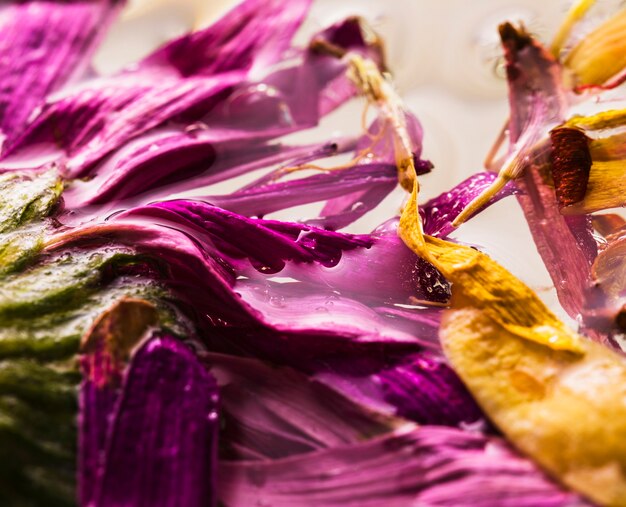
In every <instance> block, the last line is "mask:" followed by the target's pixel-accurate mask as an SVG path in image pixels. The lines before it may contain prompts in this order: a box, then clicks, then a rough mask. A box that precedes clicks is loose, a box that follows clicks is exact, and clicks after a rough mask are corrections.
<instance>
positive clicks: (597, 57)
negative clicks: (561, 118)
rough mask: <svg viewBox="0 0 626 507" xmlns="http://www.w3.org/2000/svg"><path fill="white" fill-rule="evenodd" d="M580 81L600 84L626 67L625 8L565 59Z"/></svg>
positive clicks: (591, 34) (579, 82)
mask: <svg viewBox="0 0 626 507" xmlns="http://www.w3.org/2000/svg"><path fill="white" fill-rule="evenodd" d="M564 63H565V66H566V67H568V68H569V69H571V70H572V71H573V72H574V74H575V75H576V78H577V82H578V85H580V86H585V85H601V84H603V83H606V82H607V81H609V79H611V78H612V77H614V76H615V75H616V74H618V73H620V72H621V71H622V70H624V68H625V67H626V9H622V10H621V11H619V12H618V13H617V14H616V15H615V16H613V17H612V18H610V19H609V20H607V21H606V22H605V23H603V24H601V25H600V26H599V27H598V28H596V29H595V30H594V31H592V32H591V33H590V34H589V35H587V36H586V37H585V38H584V39H583V40H582V41H580V42H579V43H578V44H577V45H576V46H575V47H574V48H573V49H572V51H571V52H570V53H569V54H568V55H567V57H566V59H565V62H564Z"/></svg>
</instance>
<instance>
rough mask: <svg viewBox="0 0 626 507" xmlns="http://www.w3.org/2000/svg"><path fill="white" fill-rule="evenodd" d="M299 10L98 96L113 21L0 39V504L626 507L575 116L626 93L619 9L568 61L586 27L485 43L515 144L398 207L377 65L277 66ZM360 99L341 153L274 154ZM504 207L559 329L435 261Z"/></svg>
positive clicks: (581, 126) (47, 14)
mask: <svg viewBox="0 0 626 507" xmlns="http://www.w3.org/2000/svg"><path fill="white" fill-rule="evenodd" d="M310 3H311V2H310V1H309V0H296V1H292V2H283V1H280V0H243V1H242V2H241V3H240V4H239V5H237V6H236V7H235V8H233V9H232V10H231V11H229V12H227V13H226V14H225V15H224V16H223V17H222V18H221V19H219V20H218V21H216V22H215V23H214V24H212V25H211V26H209V27H207V28H204V29H201V30H198V31H196V32H193V33H190V34H187V35H184V36H182V37H179V38H177V39H174V40H172V41H170V42H168V43H167V44H165V45H164V46H162V47H160V48H159V49H157V50H156V51H154V52H153V53H151V54H150V55H148V56H146V57H145V58H144V59H142V60H141V61H139V62H137V63H136V64H133V65H131V66H128V67H126V68H125V69H123V70H122V71H120V72H118V73H116V74H114V75H109V76H99V75H95V74H94V73H93V72H88V66H89V60H90V57H91V55H92V54H93V52H94V51H95V49H96V48H97V44H98V42H99V41H100V40H101V39H102V37H103V36H104V31H105V30H106V28H107V27H108V26H109V25H110V23H112V22H113V20H114V18H115V16H116V15H117V14H118V13H119V12H120V10H121V9H122V8H123V5H122V3H121V2H117V1H110V0H109V1H105V0H72V1H71V2H65V1H60V0H58V1H56V0H52V1H48V2H40V1H37V0H33V1H27V2H15V3H12V4H10V5H8V6H6V7H5V8H4V9H3V10H2V12H1V13H0V33H1V34H2V35H3V37H2V40H3V41H5V42H3V43H2V44H0V56H2V61H5V62H9V64H8V65H6V66H5V67H4V68H3V69H2V70H0V82H1V83H2V92H1V93H0V131H1V134H2V146H1V150H0V191H1V192H2V194H3V196H4V200H3V201H2V203H0V284H1V285H0V443H1V445H0V449H1V450H0V458H1V459H0V486H1V487H0V504H1V505H11V506H16V507H18V506H32V505H46V506H71V505H77V504H78V505H81V506H84V507H92V506H94V507H96V506H97V507H117V506H128V507H131V506H140V505H150V506H151V507H161V506H163V507H173V506H179V505H184V506H186V507H196V506H197V507H200V506H206V507H216V506H217V505H221V506H225V507H236V506H242V507H248V506H250V505H259V506H260V505H263V506H267V507H270V506H272V507H279V506H285V507H287V506H290V507H291V506H329V507H330V506H337V507H339V506H350V505H352V506H357V505H358V506H363V507H366V506H378V505H385V506H398V507H400V506H412V505H420V506H426V507H443V506H452V505H454V506H459V507H463V506H467V507H469V506H481V507H503V506H505V507H506V506H511V507H513V506H515V507H531V506H532V507H566V506H567V507H571V506H581V507H584V506H591V505H595V504H592V503H591V502H595V503H596V504H598V505H606V506H615V507H622V506H624V505H626V503H624V502H625V500H624V499H625V498H626V462H625V461H624V457H625V456H626V449H625V448H624V445H625V444H624V442H626V423H625V422H624V421H626V405H624V400H626V396H625V395H624V392H623V390H624V387H623V386H624V381H625V380H626V360H624V358H623V356H622V355H620V354H619V353H618V352H616V351H615V350H612V349H613V348H618V347H619V345H620V344H621V343H623V341H622V339H623V334H624V332H625V329H626V324H625V322H626V310H625V308H626V299H625V298H626V293H625V281H626V264H625V263H624V252H625V243H624V241H625V239H624V238H625V235H624V230H626V229H625V223H626V222H624V219H623V218H621V217H620V215H619V214H617V213H615V210H614V209H613V208H616V207H622V206H624V191H623V190H624V187H625V183H624V182H625V181H626V179H625V178H624V174H625V173H624V170H623V160H624V159H625V158H626V149H624V148H623V146H622V144H623V139H624V132H623V128H624V126H625V125H626V114H625V113H624V111H622V110H604V109H603V104H602V102H601V101H600V103H599V105H597V109H598V110H597V111H595V112H594V113H592V114H589V115H587V116H581V115H580V114H575V108H576V106H577V105H578V104H579V103H580V102H583V101H585V100H587V99H588V97H592V98H594V97H595V96H596V95H597V94H598V93H604V91H605V90H606V89H607V88H615V87H617V86H618V85H619V83H620V82H621V81H620V79H621V75H622V73H623V72H624V67H625V66H626V63H625V62H624V61H623V58H614V57H613V56H611V55H612V54H613V53H614V51H613V49H614V48H615V47H621V39H622V38H623V37H622V33H623V29H622V27H623V25H624V19H625V18H624V11H620V12H617V13H616V15H615V16H614V17H613V18H611V20H609V21H605V22H603V23H599V24H598V27H597V28H596V29H592V30H591V32H590V33H589V34H587V35H586V36H583V37H582V38H579V39H578V40H576V41H574V42H573V43H570V42H569V41H570V39H571V38H572V35H573V34H575V33H576V31H577V29H578V24H579V21H580V20H581V19H582V18H583V17H586V16H590V19H593V15H592V13H593V5H592V4H593V3H594V2H593V1H591V2H590V1H587V0H583V1H581V2H578V3H577V4H576V5H575V6H574V7H573V9H572V11H571V12H570V13H569V14H568V16H567V17H566V19H565V21H564V23H563V25H562V27H561V29H560V30H559V32H558V34H557V37H556V38H555V41H554V42H553V45H552V47H551V49H550V50H548V49H546V48H544V46H543V45H542V44H541V43H540V42H539V41H537V40H535V39H534V38H533V37H532V36H531V35H529V34H528V33H527V32H526V31H525V29H524V28H523V27H515V26H513V25H512V24H509V23H506V24H504V25H502V26H501V27H500V35H501V38H502V43H503V48H504V54H505V58H506V64H507V79H508V84H509V90H510V106H511V114H510V120H509V124H508V128H507V129H506V131H507V135H506V136H503V139H504V138H507V137H508V141H509V148H508V150H507V152H506V153H505V155H503V156H502V157H500V158H498V157H497V153H498V146H496V147H495V148H494V150H492V156H491V157H490V159H491V160H490V163H489V164H488V167H487V169H488V170H487V171H485V172H479V173H476V174H474V175H473V176H471V177H469V178H468V179H466V180H465V181H463V182H461V183H459V184H458V185H457V186H455V187H454V188H452V189H450V191H448V192H446V193H444V194H442V195H440V196H438V197H436V198H434V199H431V200H429V201H427V202H425V203H419V202H418V195H419V190H420V183H419V181H418V178H419V176H421V175H422V174H425V173H427V172H429V171H431V170H432V169H433V165H432V164H431V163H430V162H429V161H427V160H423V159H422V158H421V150H422V137H423V132H422V128H421V126H420V124H419V121H418V120H417V118H416V117H415V116H414V115H413V114H412V113H411V112H409V111H408V110H407V109H406V108H405V107H404V106H403V104H402V100H401V98H400V96H399V95H398V93H397V91H396V90H395V88H394V86H393V84H392V82H391V78H390V77H389V73H388V72H387V70H388V69H387V67H386V62H385V59H384V54H383V50H382V42H381V40H380V39H379V38H378V36H377V35H376V34H375V33H374V32H373V31H372V29H371V28H370V27H368V26H367V25H366V23H365V22H364V21H363V20H361V19H358V18H354V17H353V18H347V19H345V20H343V21H341V22H338V23H336V24H334V25H332V26H330V27H328V28H325V29H323V30H321V31H319V32H318V33H315V34H313V35H312V36H311V37H310V39H309V41H308V43H307V44H305V45H303V46H298V45H296V44H295V43H294V42H293V39H294V35H295V34H296V32H297V31H298V30H299V29H300V27H301V25H302V23H303V21H304V19H305V18H306V16H307V13H308V10H309V7H310ZM617 35H619V37H618V36H617ZM352 99H361V100H364V101H365V103H366V106H365V108H366V112H367V108H368V107H369V111H370V112H374V113H375V114H374V118H373V120H372V118H371V115H369V116H368V115H367V114H364V116H363V121H362V122H361V123H362V124H361V125H359V122H355V125H356V128H355V132H352V133H347V134H346V135H345V136H343V137H330V136H329V137H328V138H325V139H322V140H317V141H311V142H310V143H294V142H293V138H289V137H287V136H288V135H289V134H293V133H296V132H300V131H306V130H307V129H311V128H313V127H317V126H318V125H319V124H320V122H321V121H322V120H323V119H325V117H326V116H328V115H329V113H331V112H333V111H335V110H336V109H338V108H339V107H340V106H342V105H343V104H345V103H346V102H348V101H349V100H352ZM359 127H360V128H361V130H362V131H359V130H358V129H359ZM341 155H343V156H344V157H343V158H342V159H341V160H342V162H337V159H336V158H335V157H337V156H341ZM346 158H347V159H348V162H345V160H346ZM311 171H314V172H313V173H311ZM244 180H245V181H244ZM225 182H228V183H230V184H231V188H233V187H236V186H238V188H237V189H236V190H234V191H230V192H228V193H224V191H223V190H221V189H223V188H224V187H223V185H222V184H223V183H225ZM398 184H399V185H400V186H401V187H402V188H404V189H405V190H407V191H408V192H409V196H408V200H407V201H406V203H405V205H404V207H403V211H402V213H401V215H400V216H399V217H397V216H390V217H389V220H387V221H386V222H385V223H383V224H381V225H379V226H378V227H376V228H373V230H372V232H371V233H368V234H354V233H350V232H347V231H346V230H344V229H346V228H347V227H348V226H350V225H352V224H353V223H354V222H356V221H357V220H358V219H360V218H362V217H363V216H365V215H366V214H367V213H368V212H369V211H371V210H372V209H374V208H376V207H377V206H378V205H379V204H380V203H381V202H382V201H383V200H384V199H385V198H386V197H387V196H388V195H389V194H390V193H391V192H392V191H393V190H394V189H395V188H396V185H398ZM512 195H515V196H516V198H517V200H518V201H519V203H520V205H521V207H522V210H523V212H524V214H525V217H526V219H527V221H528V224H529V227H530V230H531V233H532V235H533V239H534V241H535V244H536V246H537V249H538V251H539V253H540V254H541V256H542V258H543V260H544V261H545V264H546V267H547V269H548V271H549V273H550V275H551V277H552V279H553V281H554V284H555V288H556V290H557V293H558V296H559V300H560V302H561V304H562V306H563V308H564V309H565V310H566V312H567V313H569V314H570V316H572V317H573V318H575V319H577V322H578V323H579V324H580V326H579V329H577V330H571V329H569V328H568V327H567V326H566V325H565V324H564V323H562V322H560V321H559V320H558V318H557V317H556V316H555V315H554V313H552V312H551V311H550V310H549V309H548V308H547V307H546V306H545V305H544V304H543V303H542V302H541V300H540V299H539V298H538V297H537V295H536V294H535V293H534V292H533V291H532V290H531V289H530V288H528V287H527V286H526V285H524V284H523V283H522V282H521V281H520V280H517V279H516V278H515V277H513V275H511V274H510V273H509V272H508V271H507V270H506V269H505V268H504V267H502V266H500V265H499V264H497V263H496V262H495V261H493V260H492V259H490V258H489V256H488V255H487V254H486V253H484V252H482V251H481V250H479V248H480V246H478V247H469V246H466V245H462V244H459V243H457V242H455V241H454V240H451V239H450V235H452V234H453V233H454V231H455V230H456V229H457V228H458V227H460V226H462V223H463V222H464V221H466V220H471V219H472V218H473V217H474V216H475V215H477V214H479V213H480V212H481V211H482V210H484V209H485V208H486V207H488V206H492V205H494V206H497V203H498V201H499V200H500V199H504V198H507V197H510V196H512ZM311 204H315V206H308V207H307V208H300V206H302V205H311ZM301 210H304V211H301ZM599 211H607V212H606V213H603V214H599V213H598V212H599ZM276 212H280V213H281V216H285V215H286V214H290V216H291V217H292V218H291V220H290V221H283V220H277V219H275V218H274V217H273V214H274V213H276ZM592 340H594V341H595V342H594V341H592Z"/></svg>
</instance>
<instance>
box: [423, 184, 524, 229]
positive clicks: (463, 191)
mask: <svg viewBox="0 0 626 507" xmlns="http://www.w3.org/2000/svg"><path fill="white" fill-rule="evenodd" d="M496 177H497V175H496V174H495V173H490V172H482V173H477V174H474V175H473V176H470V177H469V178H467V179H466V180H464V181H463V182H461V183H459V184H458V185H456V186H455V187H454V188H452V189H451V190H449V191H448V192H445V193H443V194H441V195H439V196H438V197H435V198H434V199H431V200H430V201H428V202H426V203H425V204H423V205H422V206H420V215H421V216H422V221H423V227H424V232H425V233H426V234H430V235H431V236H440V237H446V236H448V235H449V234H450V233H451V232H452V231H454V227H453V226H452V222H453V221H454V219H455V218H456V217H458V216H459V215H460V214H461V211H463V209H464V208H465V207H466V206H467V205H468V204H469V203H470V202H471V201H472V200H473V199H474V198H475V197H478V196H479V195H480V194H481V193H482V192H483V191H484V190H485V189H487V188H488V187H489V186H490V185H491V184H492V183H493V182H494V181H495V179H496ZM513 193H515V187H514V186H513V185H507V186H506V187H504V189H502V191H500V192H498V193H497V194H496V195H495V196H494V197H493V198H492V199H491V200H490V201H489V202H488V203H487V204H485V208H486V207H487V206H491V205H492V204H495V203H496V202H498V201H499V200H500V199H502V198H504V197H507V196H509V195H511V194H513ZM483 209H484V208H483ZM479 212H480V211H478V212H477V213H479Z"/></svg>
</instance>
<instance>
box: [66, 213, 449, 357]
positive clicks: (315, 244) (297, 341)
mask: <svg viewBox="0 0 626 507" xmlns="http://www.w3.org/2000/svg"><path fill="white" fill-rule="evenodd" d="M78 240H81V241H83V243H84V242H85V241H89V242H90V243H91V244H98V242H100V243H102V242H104V243H107V242H109V241H111V240H113V241H115V242H118V243H121V244H127V245H129V246H132V247H134V248H136V249H137V250H138V251H139V252H140V253H145V254H147V255H148V256H149V257H150V258H152V259H154V261H153V262H154V263H156V266H155V268H156V271H157V272H159V273H160V277H161V279H162V280H163V281H164V282H165V283H166V284H167V285H168V286H169V287H170V289H171V290H172V292H173V293H174V295H175V296H176V297H177V299H178V300H179V302H180V305H181V307H182V310H183V311H184V312H185V313H187V315H188V316H189V317H190V318H191V319H192V320H193V321H195V322H197V323H198V325H199V326H200V328H202V329H205V330H206V335H205V336H204V339H205V340H207V341H210V343H207V345H210V347H212V348H213V350H216V351H222V352H227V353H236V354H240V353H246V354H252V355H258V356H259V357H262V358H266V359H270V360H273V361H275V362H280V363H287V364H293V365H300V366H302V367H307V368H308V367H311V364H312V361H318V360H321V359H322V358H330V357H334V356H337V355H342V354H346V353H350V354H352V355H353V356H354V357H356V356H357V355H362V356H365V357H371V356H372V355H373V354H379V353H381V352H382V351H386V350H388V349H389V350H395V351H398V350H413V351H415V350H417V349H419V348H420V347H421V345H420V343H421V341H420V334H421V333H422V332H423V329H424V324H423V322H419V321H414V320H411V319H398V318H397V317H396V316H395V315H392V314H390V313H388V312H381V311H379V310H377V309H374V308H372V306H371V305H374V306H375V307H380V306H385V305H394V304H397V303H400V304H412V303H415V302H416V301H415V300H419V301H423V300H429V299H431V300H435V301H438V300H440V299H443V300H444V301H445V300H447V298H448V297H449V288H448V286H447V284H446V283H445V280H443V279H442V278H440V276H441V275H439V274H437V273H436V272H435V271H432V272H431V271H430V270H433V268H432V267H430V266H429V265H425V264H424V263H423V261H420V260H419V259H418V258H417V257H416V256H415V255H414V254H413V253H412V252H410V250H408V249H407V248H406V247H405V246H404V245H403V244H402V242H401V241H400V240H399V239H398V238H397V236H396V235H395V233H394V232H392V231H390V232H389V233H387V234H382V233H381V234H377V235H373V236H365V235H359V236H355V235H349V234H341V233H336V232H331V231H325V230H321V229H316V228H313V227H310V226H306V225H303V224H294V223H284V222H276V221H272V220H260V219H251V218H246V217H243V216H240V215H236V214H234V213H231V212H227V211H224V210H222V209H220V208H217V207H215V206H211V205H208V204H206V203H201V202H196V201H169V202H164V203H155V204H152V205H149V206H143V207H139V208H135V209H133V210H130V211H127V212H125V213H122V214H118V215H116V216H114V217H112V218H111V219H110V220H109V221H108V222H105V223H103V224H99V225H91V226H85V227H83V228H78V229H74V230H70V231H66V232H62V233H61V234H60V236H59V237H58V238H57V239H56V240H54V241H55V242H56V247H57V248H58V247H60V246H62V245H67V244H70V243H71V242H73V241H78ZM276 276H279V277H282V278H283V279H284V278H287V280H292V281H291V282H287V283H286V282H285V281H284V280H283V281H280V280H275V279H274V277H276ZM417 282H419V283H420V284H421V286H420V285H419V284H418V283H417ZM416 312H419V309H417V310H416ZM427 332H428V336H427V337H425V338H424V340H423V341H425V342H427V343H431V342H432V338H431V335H432V329H431V328H430V327H429V328H428V331H427Z"/></svg>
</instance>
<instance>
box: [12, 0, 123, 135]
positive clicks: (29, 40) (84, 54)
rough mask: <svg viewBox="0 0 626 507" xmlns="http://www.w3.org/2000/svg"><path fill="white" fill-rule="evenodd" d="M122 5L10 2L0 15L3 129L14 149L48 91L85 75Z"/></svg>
mask: <svg viewBox="0 0 626 507" xmlns="http://www.w3.org/2000/svg"><path fill="white" fill-rule="evenodd" d="M122 3H123V2H121V1H117V0H76V1H71V2H65V1H34V2H12V3H11V4H9V5H6V6H3V7H2V10H1V11H0V32H1V33H2V46H1V48H0V58H1V59H2V62H3V63H2V66H1V67H0V82H1V83H2V90H1V92H0V131H1V132H2V134H3V135H4V137H5V139H4V143H5V146H6V145H10V144H11V143H12V142H13V140H14V139H16V137H17V136H18V135H19V134H20V133H21V132H22V130H23V129H24V127H25V126H26V124H27V122H28V120H29V119H30V117H31V115H32V114H33V112H35V110H36V108H37V106H39V105H40V103H41V102H42V101H43V99H44V98H45V97H46V95H48V94H49V93H52V92H54V91H56V90H58V89H59V88H60V87H61V86H63V85H64V84H66V83H67V82H68V81H71V80H72V79H76V78H80V77H82V74H83V73H84V72H85V70H86V67H87V65H88V63H89V58H90V56H91V54H92V53H93V51H94V49H95V48H96V46H97V44H98V42H99V41H100V38H101V36H102V34H103V33H104V31H105V30H106V29H107V28H108V25H109V23H110V22H111V21H112V19H113V18H114V17H115V15H116V14H117V12H118V8H119V7H120V6H121V5H122Z"/></svg>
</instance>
